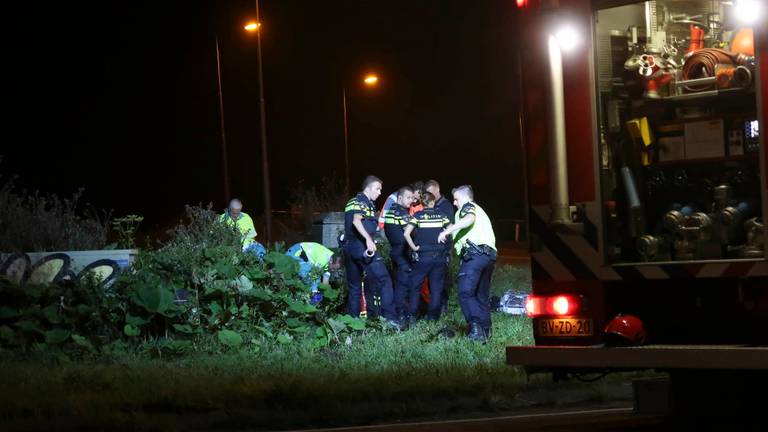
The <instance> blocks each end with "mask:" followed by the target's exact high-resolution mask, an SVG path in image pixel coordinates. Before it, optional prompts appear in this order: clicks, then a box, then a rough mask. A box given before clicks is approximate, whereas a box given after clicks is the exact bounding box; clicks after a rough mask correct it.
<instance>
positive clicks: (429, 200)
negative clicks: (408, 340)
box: [404, 192, 450, 320]
mask: <svg viewBox="0 0 768 432" xmlns="http://www.w3.org/2000/svg"><path fill="white" fill-rule="evenodd" d="M422 201H423V203H424V206H425V208H424V210H421V211H419V212H416V213H415V214H414V215H413V220H412V221H411V222H410V224H409V225H408V227H406V228H405V233H404V234H405V240H406V241H407V242H408V245H409V246H410V247H411V250H412V251H413V252H412V254H413V256H414V259H413V261H414V262H413V272H412V274H411V287H412V290H411V292H410V293H409V294H410V298H409V302H410V303H409V307H410V310H409V312H410V314H411V315H410V317H411V319H412V317H413V316H414V315H415V313H416V311H417V308H418V300H419V287H420V286H421V284H422V282H424V278H426V277H429V307H428V308H427V318H428V319H432V320H437V319H439V318H440V314H441V312H442V305H443V300H442V296H443V288H444V286H445V274H446V265H445V259H446V256H447V254H448V248H447V247H446V245H445V244H443V243H440V242H438V241H437V240H438V236H439V235H440V233H441V232H442V231H443V229H445V227H447V226H448V225H449V224H450V221H449V220H448V218H447V217H446V216H445V215H443V214H441V213H439V212H438V211H437V210H436V209H435V196H434V195H432V194H431V193H429V192H426V193H424V195H423V198H422Z"/></svg>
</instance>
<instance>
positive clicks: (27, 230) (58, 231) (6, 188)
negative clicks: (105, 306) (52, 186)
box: [0, 179, 110, 252]
mask: <svg viewBox="0 0 768 432" xmlns="http://www.w3.org/2000/svg"><path fill="white" fill-rule="evenodd" d="M82 195H83V190H82V189H80V190H78V191H77V192H75V193H74V194H72V197H70V198H60V197H59V196H57V195H55V194H43V193H40V192H35V193H27V192H26V191H18V190H16V187H15V184H14V181H13V179H6V180H5V181H4V183H3V184H2V186H0V251H3V252H25V251H37V252H44V251H55V250H59V251H60V250H91V249H104V247H105V246H106V245H107V241H108V236H109V219H110V214H109V213H108V212H99V211H97V210H96V209H95V208H93V207H92V206H89V205H83V204H82V203H81V198H82Z"/></svg>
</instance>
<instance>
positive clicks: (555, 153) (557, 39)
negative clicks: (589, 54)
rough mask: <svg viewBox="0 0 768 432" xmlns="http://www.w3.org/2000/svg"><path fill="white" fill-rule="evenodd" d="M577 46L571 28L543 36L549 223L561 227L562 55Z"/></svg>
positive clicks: (564, 197)
mask: <svg viewBox="0 0 768 432" xmlns="http://www.w3.org/2000/svg"><path fill="white" fill-rule="evenodd" d="M577 43H578V34H577V33H576V32H575V31H574V30H573V28H572V27H561V28H560V29H559V30H558V31H557V32H555V33H549V34H547V52H548V58H549V88H548V90H549V91H548V98H549V101H548V102H549V122H548V123H549V131H550V132H549V140H548V147H549V148H548V153H549V169H550V186H549V193H550V205H551V207H552V213H551V215H550V223H551V224H554V225H565V224H567V223H568V222H570V219H571V218H570V214H569V212H570V210H569V208H570V207H569V206H570V199H569V197H568V164H567V153H566V142H565V94H564V90H563V88H564V84H563V57H562V55H563V54H562V53H563V51H570V50H572V49H573V48H574V47H575V46H576V45H577Z"/></svg>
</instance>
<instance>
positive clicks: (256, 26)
mask: <svg viewBox="0 0 768 432" xmlns="http://www.w3.org/2000/svg"><path fill="white" fill-rule="evenodd" d="M245 30H247V31H249V32H256V56H257V58H258V74H259V120H260V123H259V124H260V126H261V127H260V129H261V174H262V183H263V185H264V190H263V192H262V194H263V195H264V219H265V223H266V228H267V244H269V242H270V241H271V239H272V201H271V199H270V193H269V191H270V187H269V163H268V159H267V116H266V107H265V105H266V103H265V102H264V74H263V72H262V67H261V21H260V15H259V0H256V21H255V22H250V23H248V24H247V25H246V26H245Z"/></svg>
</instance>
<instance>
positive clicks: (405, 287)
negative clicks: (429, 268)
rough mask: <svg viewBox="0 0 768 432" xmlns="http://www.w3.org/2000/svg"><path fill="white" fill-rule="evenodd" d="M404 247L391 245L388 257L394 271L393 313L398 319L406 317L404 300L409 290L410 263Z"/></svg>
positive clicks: (406, 311)
mask: <svg viewBox="0 0 768 432" xmlns="http://www.w3.org/2000/svg"><path fill="white" fill-rule="evenodd" d="M405 251H406V248H405V245H403V246H400V245H393V246H392V250H391V251H390V254H389V257H390V258H391V259H392V266H393V267H394V270H395V277H394V281H393V282H394V283H393V291H394V299H395V300H394V301H395V312H396V313H397V316H398V317H404V316H406V315H408V309H407V306H406V298H407V295H408V292H409V290H410V288H411V263H410V261H409V260H408V258H407V257H406V255H405Z"/></svg>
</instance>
